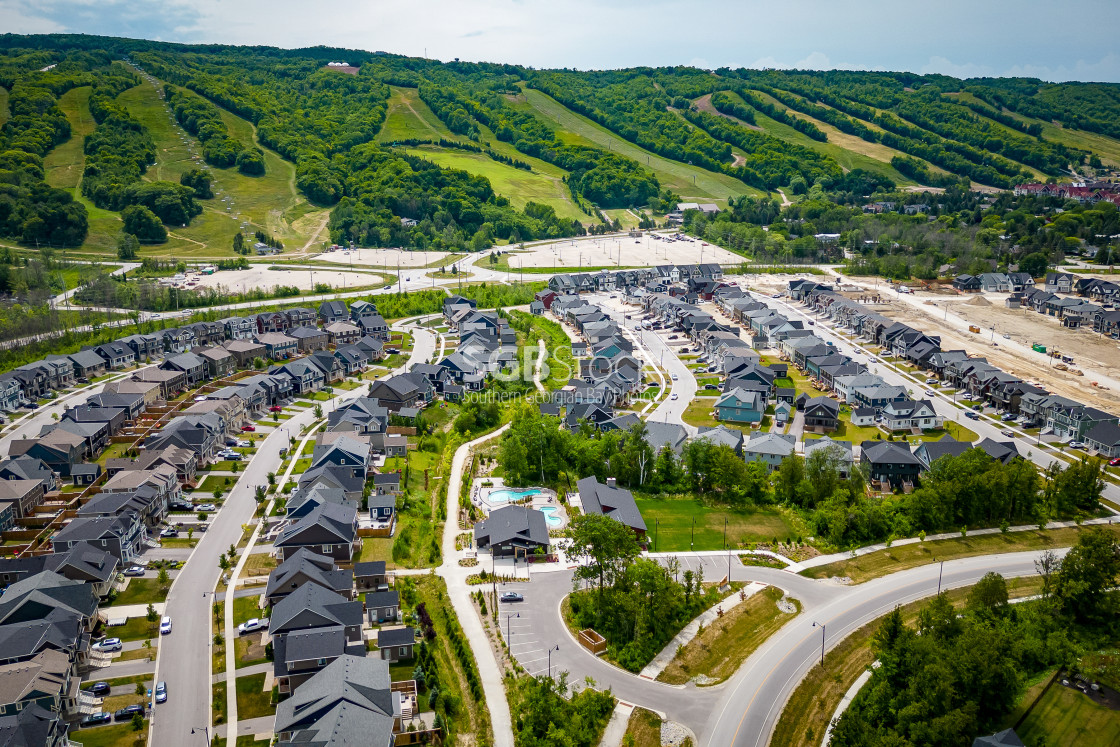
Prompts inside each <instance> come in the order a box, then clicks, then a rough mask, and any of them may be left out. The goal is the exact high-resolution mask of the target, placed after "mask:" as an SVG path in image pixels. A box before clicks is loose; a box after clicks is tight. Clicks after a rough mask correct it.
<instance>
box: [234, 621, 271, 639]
mask: <svg viewBox="0 0 1120 747" xmlns="http://www.w3.org/2000/svg"><path fill="white" fill-rule="evenodd" d="M267 627H268V619H267V618H260V617H254V618H253V619H252V620H246V621H245V622H243V623H241V624H240V625H238V626H237V634H238V635H245V634H246V633H252V632H253V631H256V630H263V629H265V628H267Z"/></svg>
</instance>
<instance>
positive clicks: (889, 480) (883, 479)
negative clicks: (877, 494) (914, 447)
mask: <svg viewBox="0 0 1120 747" xmlns="http://www.w3.org/2000/svg"><path fill="white" fill-rule="evenodd" d="M859 450H860V457H859V461H860V464H861V465H864V466H865V467H866V469H867V470H868V475H869V476H870V479H871V481H872V482H876V483H881V484H883V485H884V486H889V487H890V488H891V489H898V488H910V487H913V485H914V484H915V483H917V481H918V474H919V473H920V472H921V469H922V463H921V461H919V460H918V458H917V457H916V456H914V455H913V454H912V453H911V452H910V449H908V448H906V446H905V445H904V444H901V443H898V442H897V441H864V442H863V443H862V444H860V447H859Z"/></svg>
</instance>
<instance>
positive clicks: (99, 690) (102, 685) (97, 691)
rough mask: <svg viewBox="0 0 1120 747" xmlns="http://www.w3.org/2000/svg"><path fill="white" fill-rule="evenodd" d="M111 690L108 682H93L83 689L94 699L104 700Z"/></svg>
mask: <svg viewBox="0 0 1120 747" xmlns="http://www.w3.org/2000/svg"><path fill="white" fill-rule="evenodd" d="M111 689H112V688H111V687H109V683H108V682H94V683H93V684H92V685H90V686H89V687H87V688H85V691H86V692H87V693H89V694H90V695H93V696H94V697H97V698H104V697H105V696H106V695H108V694H109V691H110V690H111Z"/></svg>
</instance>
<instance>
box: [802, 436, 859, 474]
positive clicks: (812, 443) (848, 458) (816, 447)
mask: <svg viewBox="0 0 1120 747" xmlns="http://www.w3.org/2000/svg"><path fill="white" fill-rule="evenodd" d="M817 451H824V452H825V453H826V454H827V455H828V456H830V457H831V458H832V459H834V460H835V461H836V464H837V465H838V466H839V468H840V469H839V473H840V477H841V479H844V480H846V479H848V476H849V475H850V474H851V473H852V442H851V441H839V440H833V439H832V438H831V437H829V436H821V437H820V438H810V439H807V440H806V441H805V458H806V459H809V457H811V456H812V455H813V453H814V452H817Z"/></svg>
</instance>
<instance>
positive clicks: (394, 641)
mask: <svg viewBox="0 0 1120 747" xmlns="http://www.w3.org/2000/svg"><path fill="white" fill-rule="evenodd" d="M415 645H416V630H415V628H410V627H404V628H381V629H380V630H378V631H377V648H378V653H379V654H380V655H381V660H382V661H388V662H390V663H396V662H398V661H406V660H408V659H411V658H412V653H413V647H414V646H415Z"/></svg>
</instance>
